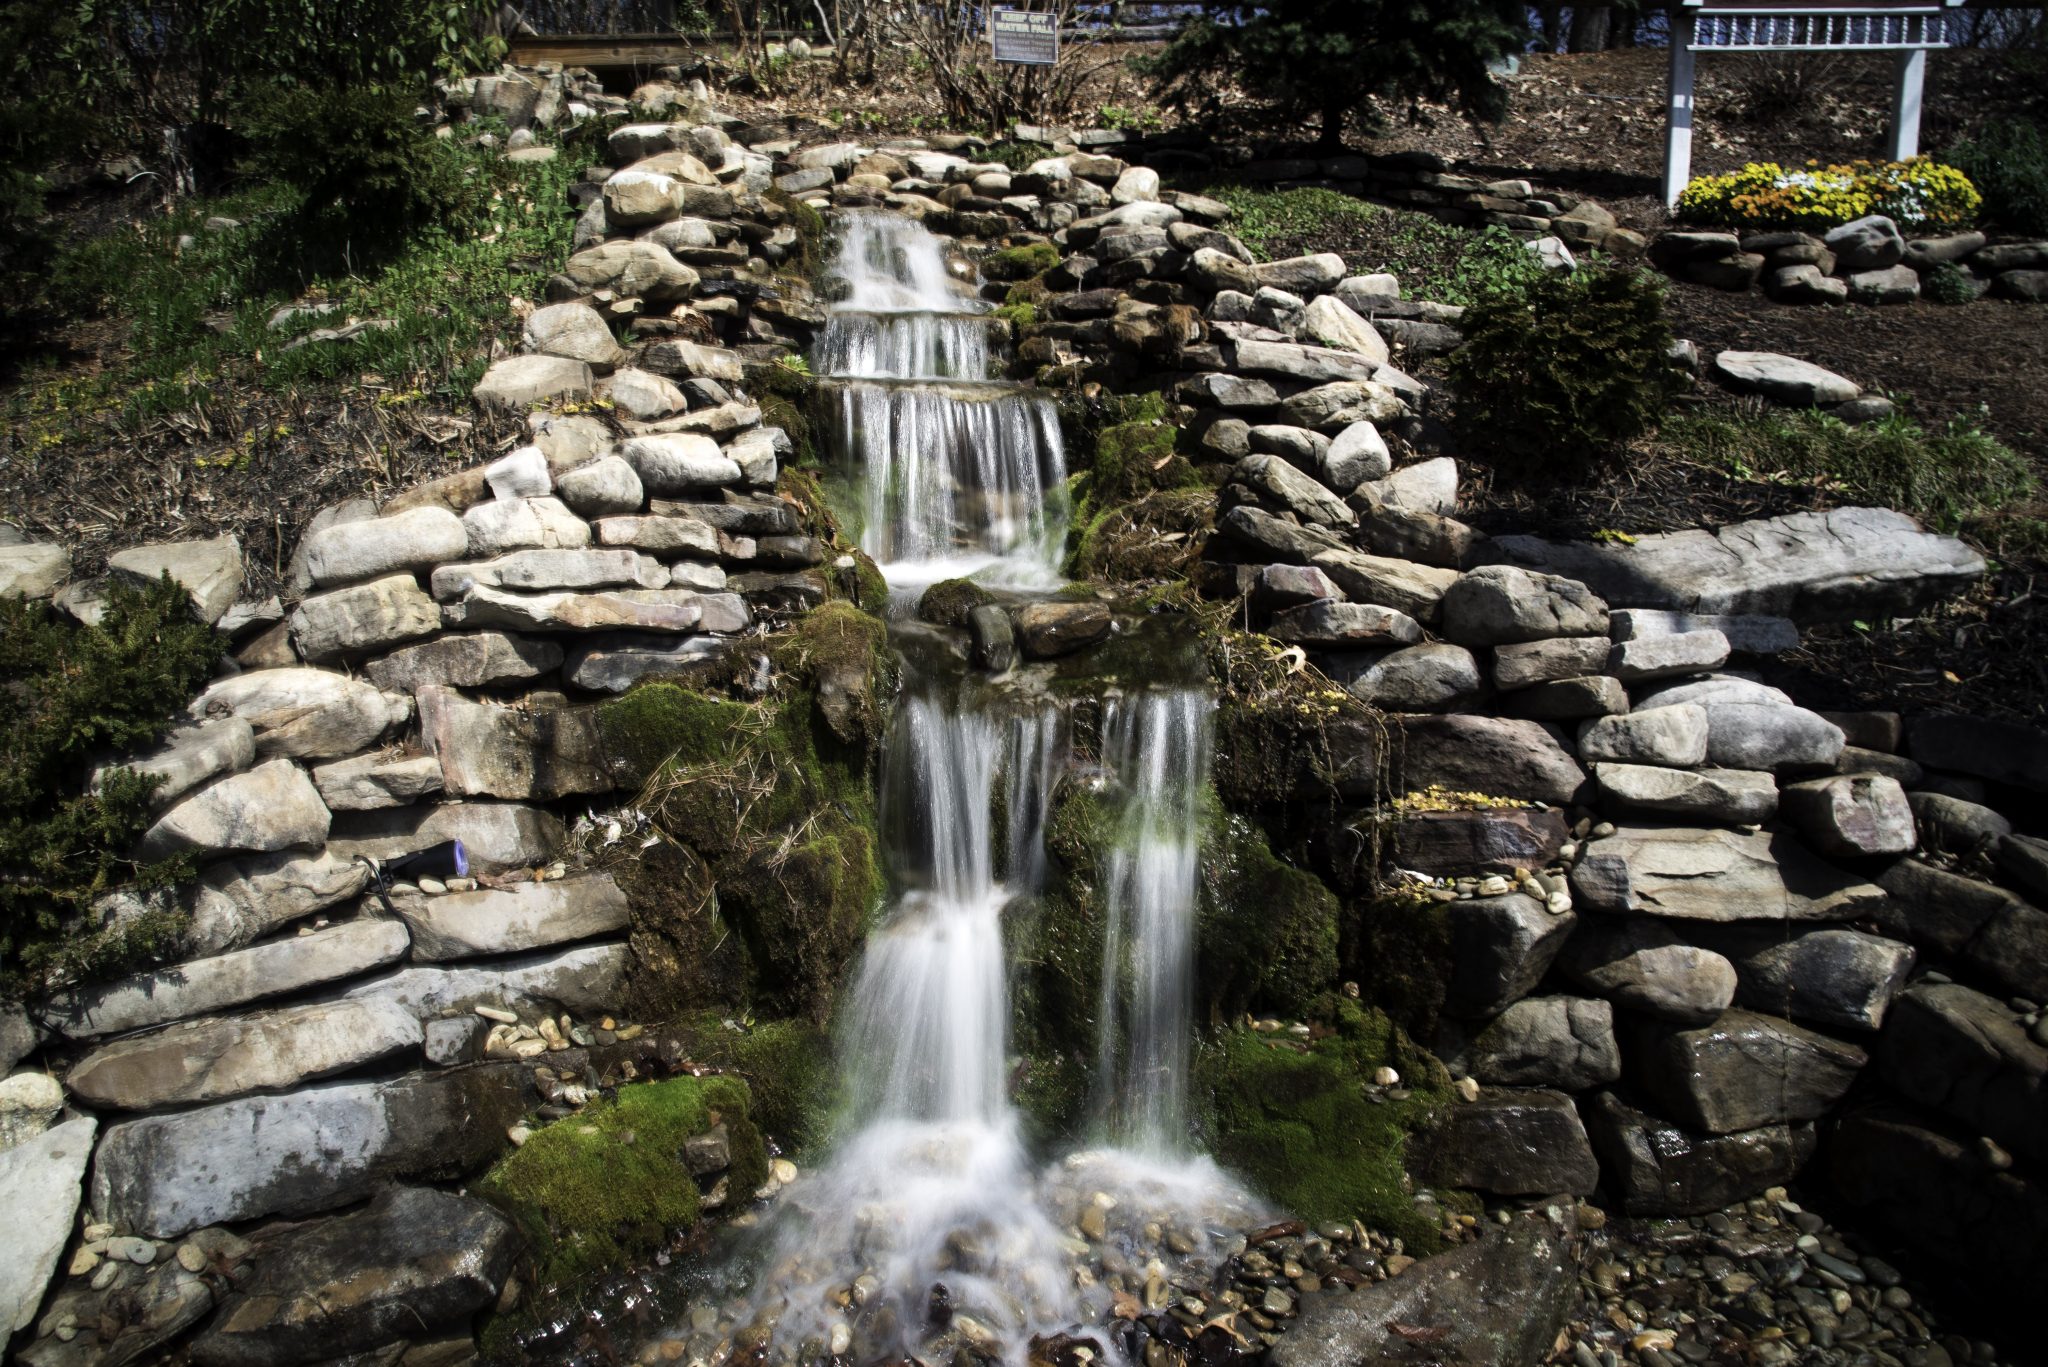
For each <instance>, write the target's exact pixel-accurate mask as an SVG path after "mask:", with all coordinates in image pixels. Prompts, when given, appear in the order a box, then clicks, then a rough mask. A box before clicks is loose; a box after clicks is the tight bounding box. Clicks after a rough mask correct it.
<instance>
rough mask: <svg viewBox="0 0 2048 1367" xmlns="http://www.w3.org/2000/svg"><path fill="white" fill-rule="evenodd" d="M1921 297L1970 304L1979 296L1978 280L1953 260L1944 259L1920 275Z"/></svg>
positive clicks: (1947, 302) (1939, 302)
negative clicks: (1973, 278) (1972, 277)
mask: <svg viewBox="0 0 2048 1367" xmlns="http://www.w3.org/2000/svg"><path fill="white" fill-rule="evenodd" d="M1920 297H1921V298H1923V299H1926V300H1929V301H1931V302H1933V303H1936V304H1969V303H1974V302H1975V301H1976V298H1977V282H1976V281H1974V280H1972V279H1971V278H1970V273H1969V272H1968V271H1966V270H1964V269H1963V268H1962V267H1961V266H1958V265H1957V264H1956V263H1955V262H1953V261H1943V262H1940V263H1939V264H1937V265H1936V266H1935V267H1934V269H1933V270H1930V271H1928V272H1927V273H1926V274H1925V275H1922V276H1921V277H1920Z"/></svg>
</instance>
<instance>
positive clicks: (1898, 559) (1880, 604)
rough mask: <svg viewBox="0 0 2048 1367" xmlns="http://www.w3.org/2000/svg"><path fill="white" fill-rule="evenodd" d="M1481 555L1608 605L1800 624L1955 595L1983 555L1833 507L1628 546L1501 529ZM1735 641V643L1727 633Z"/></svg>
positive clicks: (1906, 608)
mask: <svg viewBox="0 0 2048 1367" xmlns="http://www.w3.org/2000/svg"><path fill="white" fill-rule="evenodd" d="M1487 548H1488V549H1487V551H1486V554H1488V555H1491V556H1494V557H1496V558H1500V559H1503V560H1505V561H1507V562H1509V563H1513V564H1518V565H1522V566H1525V567H1527V568H1531V569H1539V570H1544V571H1547V572H1549V573H1552V574H1561V575H1564V576H1566V577H1568V578H1572V579H1577V580H1580V581H1582V582H1583V583H1584V584H1585V585H1586V586H1587V587H1588V588H1589V589H1591V590H1592V591H1593V592H1594V593H1596V594H1598V595H1599V596H1600V597H1601V598H1603V599H1605V600H1606V601H1607V602H1608V604H1609V605H1610V606H1613V607H1630V608H1665V609H1675V610H1679V611H1684V612H1690V613H1706V614H1767V615H1771V616H1777V617H1786V618H1790V619H1792V620H1794V621H1796V622H1800V623H1810V622H1843V621H1853V620H1857V619H1860V618H1876V617H1889V616H1903V615H1911V614H1912V613H1914V612H1917V611H1918V610H1919V609H1921V608H1923V607H1926V606H1927V605H1929V604H1931V603H1935V602H1939V601H1940V600H1942V599H1944V598H1947V597H1949V596H1951V595H1953V594H1956V593H1959V592H1961V591H1962V590H1963V589H1965V588H1967V587H1968V586H1969V585H1970V584H1971V583H1973V582H1975V581H1976V580H1977V579H1978V578H1980V577H1981V576H1982V575H1983V573H1984V568H1985V566H1984V558H1983V557H1982V556H1980V555H1978V554H1977V553H1976V552H1975V551H1973V550H1971V549H1970V548H1969V547H1968V546H1966V545H1964V544H1963V543H1962V542H1961V541H1958V540H1957V539H1955V538H1954V537H1951V536H1940V535H1937V534H1935V533H1933V532H1928V531H1925V530H1923V529H1922V528H1921V527H1920V524H1919V523H1917V522H1915V521H1914V520H1913V519H1912V518H1910V517H1908V516H1906V515H1905V514H1904V513H1898V512H1893V511H1892V510H1890V509H1888V508H1836V509H1833V510H1831V511H1828V512H1816V513H1792V514H1789V515H1787V516H1785V517H1775V518H1770V519H1767V520H1764V521H1760V522H1744V523H1738V524H1736V525H1734V526H1731V527H1723V528H1721V529H1720V530H1719V531H1718V532H1708V531H1685V532H1670V533H1659V534H1657V535H1653V536H1645V537H1641V538H1638V540H1637V541H1636V543H1635V544H1634V545H1633V546H1610V545H1604V544H1598V543H1594V542H1552V541H1545V540H1543V539H1542V538H1540V537H1535V536H1500V537H1495V538H1494V539H1493V540H1492V541H1490V542H1488V543H1487ZM1730 643H1731V645H1733V646H1734V648H1735V649H1738V650H1739V649H1742V648H1743V647H1742V646H1741V645H1740V644H1737V643H1736V638H1735V637H1734V636H1733V635H1732V634H1731V635H1730Z"/></svg>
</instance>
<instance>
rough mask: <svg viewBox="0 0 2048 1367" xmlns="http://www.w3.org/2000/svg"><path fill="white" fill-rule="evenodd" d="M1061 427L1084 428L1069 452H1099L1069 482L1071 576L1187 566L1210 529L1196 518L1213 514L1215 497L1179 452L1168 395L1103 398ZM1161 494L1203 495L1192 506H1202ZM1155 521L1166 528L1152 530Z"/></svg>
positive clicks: (1154, 572)
mask: <svg viewBox="0 0 2048 1367" xmlns="http://www.w3.org/2000/svg"><path fill="white" fill-rule="evenodd" d="M1063 422H1065V423H1066V424H1067V425H1068V426H1069V427H1078V428H1079V429H1080V431H1079V432H1078V433H1074V434H1072V436H1078V437H1080V438H1081V444H1076V445H1072V446H1070V449H1073V450H1091V451H1092V452H1093V454H1092V456H1091V457H1090V459H1089V462H1088V464H1087V466H1086V468H1084V469H1082V470H1080V471H1079V472H1078V473H1077V474H1076V475H1075V476H1073V477H1072V478H1071V479H1070V480H1069V481H1068V493H1069V497H1070V500H1071V502H1072V506H1073V515H1072V517H1071V519H1070V520H1069V523H1068V525H1069V528H1070V531H1069V541H1070V552H1069V556H1068V562H1067V571H1068V573H1070V574H1083V575H1085V574H1091V573H1097V572H1100V571H1101V570H1102V569H1105V568H1107V569H1112V570H1120V571H1122V572H1123V573H1125V574H1128V575H1129V576H1130V577H1134V578H1153V577H1158V575H1159V574H1160V573H1177V572H1179V571H1180V569H1183V568H1184V565H1182V564H1179V563H1178V562H1179V561H1185V560H1188V559H1190V558H1191V555H1192V552H1193V551H1194V549H1195V548H1196V546H1197V544H1198V543H1197V542H1196V541H1195V537H1196V536H1197V534H1198V533H1199V532H1200V530H1202V527H1204V526H1206V525H1207V524H1206V521H1203V522H1201V523H1200V524H1199V525H1197V524H1196V523H1195V521H1194V519H1193V517H1192V516H1191V513H1209V512H1213V510H1214V496H1213V495H1212V494H1210V493H1209V492H1208V491H1207V489H1206V488H1205V487H1204V485H1203V480H1202V478H1201V476H1200V475H1199V474H1198V473H1197V472H1196V470H1195V468H1194V466H1192V465H1191V464H1189V463H1188V461H1187V459H1186V457H1184V456H1181V455H1178V454H1176V453H1175V450H1174V445H1175V443H1176V441H1177V440H1178V439H1179V436H1180V429H1179V428H1177V427H1176V426H1174V425H1173V424H1172V423H1171V422H1169V421H1167V410H1166V400H1165V398H1164V396H1163V395H1160V394H1157V393H1152V394H1143V395H1137V396H1135V397H1133V396H1124V397H1121V398H1119V399H1117V400H1114V401H1100V402H1098V403H1097V404H1095V405H1094V406H1093V407H1092V408H1091V409H1089V410H1087V411H1086V412H1084V413H1081V414H1078V415H1077V414H1075V413H1073V412H1071V411H1070V412H1069V413H1067V414H1065V415H1063ZM1070 440H1071V437H1070ZM1160 491H1171V492H1180V491H1189V492H1195V491H1199V493H1200V495H1201V497H1200V498H1197V499H1195V500H1193V503H1198V504H1200V505H1201V506H1200V507H1199V508H1193V507H1191V506H1190V500H1188V499H1181V500H1178V501H1176V500H1172V499H1167V500H1155V499H1154V498H1153V497H1152V496H1153V495H1154V494H1156V493H1158V492H1160ZM1155 521H1158V522H1160V524H1161V525H1159V526H1156V527H1155V526H1153V525H1152V523H1154V522H1155ZM1162 548H1171V553H1170V554H1168V555H1167V556H1166V557H1165V560H1166V561H1167V562H1168V563H1167V564H1165V565H1163V566H1162V565H1159V564H1156V563H1154V562H1155V561H1157V560H1158V559H1159V557H1158V556H1157V554H1156V552H1157V551H1159V550H1160V549H1162ZM1148 550H1149V551H1150V552H1152V554H1148V553H1147V551H1148Z"/></svg>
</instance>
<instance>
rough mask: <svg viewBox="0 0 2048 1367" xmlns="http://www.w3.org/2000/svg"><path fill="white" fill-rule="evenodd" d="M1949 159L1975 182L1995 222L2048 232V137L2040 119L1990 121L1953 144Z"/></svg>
mask: <svg viewBox="0 0 2048 1367" xmlns="http://www.w3.org/2000/svg"><path fill="white" fill-rule="evenodd" d="M1947 160H1948V162H1949V164H1950V165H1952V166H1955V167H1957V168H1959V169H1960V170H1961V171H1962V172H1963V173H1964V174H1965V175H1967V176H1969V178H1970V179H1971V180H1972V181H1974V182H1975V183H1976V186H1977V190H1978V192H1979V193H1980V194H1982V195H1983V196H1984V216H1985V217H1986V218H1988V219H1990V220H1991V222H1993V223H1994V224H1996V225H1997V226H1999V227H2001V228H2004V229H2005V230H2007V231H2008V232H2014V233H2023V234H2028V235H2031V236H2041V235H2044V234H2048V137H2043V136H2042V132H2041V126H2040V125H2039V124H2036V123H2027V122H2022V121H2019V120H2011V121H2008V122H2004V123H1991V124H1986V125H1985V126H1984V128H1983V129H1982V130H1981V131H1979V132H1978V134H1977V136H1976V137H1974V138H1972V139H1971V140H1970V141H1968V142H1965V143H1962V144H1960V145H1959V146H1956V147H1954V148H1951V149H1950V151H1949V154H1948V158H1947Z"/></svg>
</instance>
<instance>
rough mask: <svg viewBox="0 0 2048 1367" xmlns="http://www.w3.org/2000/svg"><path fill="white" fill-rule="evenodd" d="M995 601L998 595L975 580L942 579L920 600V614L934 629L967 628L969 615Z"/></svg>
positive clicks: (918, 604)
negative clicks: (935, 627)
mask: <svg viewBox="0 0 2048 1367" xmlns="http://www.w3.org/2000/svg"><path fill="white" fill-rule="evenodd" d="M995 601H996V596H995V595H994V594H992V593H990V592H989V591H988V590H987V589H985V588H983V587H982V586H981V585H979V584H977V583H975V582H974V581H973V580H972V579H941V580H940V581H939V582H938V583H936V584H934V585H932V586H931V587H930V588H928V589H926V590H925V591H924V597H922V598H920V599H918V600H917V615H918V616H919V617H921V618H922V619H924V620H925V621H927V622H930V623H931V624H932V625H933V626H940V627H964V626H966V625H967V615H968V614H969V613H971V612H973V611H974V610H975V609H976V608H978V607H985V606H986V605H988V604H990V603H993V602H995Z"/></svg>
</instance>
